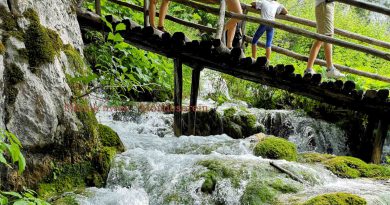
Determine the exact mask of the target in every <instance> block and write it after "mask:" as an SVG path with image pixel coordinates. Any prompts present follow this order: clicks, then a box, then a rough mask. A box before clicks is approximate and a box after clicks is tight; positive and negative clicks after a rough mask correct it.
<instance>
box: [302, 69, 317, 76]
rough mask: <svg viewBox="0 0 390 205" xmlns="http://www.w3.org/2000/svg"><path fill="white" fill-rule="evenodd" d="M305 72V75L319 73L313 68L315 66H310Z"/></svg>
mask: <svg viewBox="0 0 390 205" xmlns="http://www.w3.org/2000/svg"><path fill="white" fill-rule="evenodd" d="M303 74H304V75H306V74H311V75H314V74H317V73H316V72H315V71H314V70H313V68H310V69H306V70H305V72H304V73H303Z"/></svg>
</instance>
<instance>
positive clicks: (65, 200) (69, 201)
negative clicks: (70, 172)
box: [52, 196, 79, 205]
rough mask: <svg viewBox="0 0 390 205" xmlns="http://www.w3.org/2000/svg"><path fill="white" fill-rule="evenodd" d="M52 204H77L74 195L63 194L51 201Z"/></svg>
mask: <svg viewBox="0 0 390 205" xmlns="http://www.w3.org/2000/svg"><path fill="white" fill-rule="evenodd" d="M52 204H53V205H79V203H78V202H77V200H76V199H75V198H74V196H65V197H62V198H60V199H58V200H56V201H54V202H53V203H52Z"/></svg>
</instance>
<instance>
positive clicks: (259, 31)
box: [252, 25, 266, 59]
mask: <svg viewBox="0 0 390 205" xmlns="http://www.w3.org/2000/svg"><path fill="white" fill-rule="evenodd" d="M265 30H266V26H264V25H260V26H259V28H258V29H257V31H256V33H255V35H254V36H253V39H252V58H254V59H256V51H257V42H258V41H259V38H260V37H261V36H262V35H263V34H264V32H265Z"/></svg>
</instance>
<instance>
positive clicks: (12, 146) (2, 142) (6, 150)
mask: <svg viewBox="0 0 390 205" xmlns="http://www.w3.org/2000/svg"><path fill="white" fill-rule="evenodd" d="M21 147H22V144H21V143H20V141H19V139H18V138H17V137H16V136H15V135H14V134H12V133H11V132H8V131H6V130H1V129H0V165H1V164H3V165H6V166H7V167H9V168H12V166H11V164H10V163H9V162H8V161H7V159H6V158H7V155H9V156H10V158H11V159H12V163H16V162H17V163H18V171H19V174H22V172H23V171H24V170H25V168H26V160H25V159H24V156H23V154H22V152H21V151H20V148H21ZM8 204H13V205H22V204H29V205H30V204H31V205H48V204H49V203H47V202H45V201H44V200H41V199H39V198H37V194H36V193H35V192H34V191H32V190H29V189H25V190H24V192H21V193H18V192H13V191H10V192H7V191H0V205H8Z"/></svg>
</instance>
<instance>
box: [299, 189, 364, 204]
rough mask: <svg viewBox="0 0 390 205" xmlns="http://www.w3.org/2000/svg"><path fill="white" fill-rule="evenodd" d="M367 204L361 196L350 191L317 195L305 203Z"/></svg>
mask: <svg viewBox="0 0 390 205" xmlns="http://www.w3.org/2000/svg"><path fill="white" fill-rule="evenodd" d="M351 204H353V205H366V204H367V201H366V200H365V199H363V198H362V197H360V196H357V195H354V194H350V193H343V192H337V193H330V194H323V195H319V196H316V197H314V198H312V199H310V200H308V201H306V202H305V203H304V204H303V205H351Z"/></svg>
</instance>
